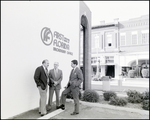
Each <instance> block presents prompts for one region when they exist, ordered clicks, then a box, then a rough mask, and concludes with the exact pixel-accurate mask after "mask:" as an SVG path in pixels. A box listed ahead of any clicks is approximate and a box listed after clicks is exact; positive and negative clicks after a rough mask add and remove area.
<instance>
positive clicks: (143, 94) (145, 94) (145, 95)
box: [142, 91, 149, 100]
mask: <svg viewBox="0 0 150 120" xmlns="http://www.w3.org/2000/svg"><path fill="white" fill-rule="evenodd" d="M142 99H143V100H149V91H145V92H143V93H142Z"/></svg>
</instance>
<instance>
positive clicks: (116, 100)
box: [109, 97, 128, 106]
mask: <svg viewBox="0 0 150 120" xmlns="http://www.w3.org/2000/svg"><path fill="white" fill-rule="evenodd" d="M127 102H128V101H127V99H126V98H121V97H111V98H110V101H109V104H110V105H118V106H125V105H126V104H127Z"/></svg>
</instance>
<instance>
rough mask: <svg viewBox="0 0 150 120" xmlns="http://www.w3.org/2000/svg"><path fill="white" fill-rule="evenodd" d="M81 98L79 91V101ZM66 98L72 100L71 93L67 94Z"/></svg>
mask: <svg viewBox="0 0 150 120" xmlns="http://www.w3.org/2000/svg"><path fill="white" fill-rule="evenodd" d="M81 96H82V94H81V91H79V99H81ZM66 98H69V99H73V95H72V92H69V93H68V94H67V97H66Z"/></svg>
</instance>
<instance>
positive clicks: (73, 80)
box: [59, 60, 83, 115]
mask: <svg viewBox="0 0 150 120" xmlns="http://www.w3.org/2000/svg"><path fill="white" fill-rule="evenodd" d="M77 65H78V61H77V60H72V61H71V67H72V68H73V69H72V71H71V73H70V77H69V82H68V84H67V87H66V89H65V90H64V91H63V92H62V95H61V105H60V106H59V108H61V109H63V110H64V109H65V102H66V97H67V94H68V93H69V92H72V95H73V99H74V104H75V107H74V112H73V113H71V115H77V114H79V90H80V84H81V83H82V82H83V74H82V71H81V70H80V69H79V68H78V67H77Z"/></svg>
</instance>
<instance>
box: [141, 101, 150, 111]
mask: <svg viewBox="0 0 150 120" xmlns="http://www.w3.org/2000/svg"><path fill="white" fill-rule="evenodd" d="M142 108H143V109H145V110H149V100H144V101H143V102H142Z"/></svg>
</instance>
